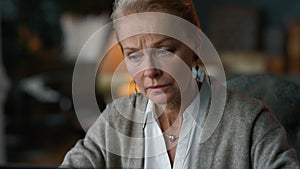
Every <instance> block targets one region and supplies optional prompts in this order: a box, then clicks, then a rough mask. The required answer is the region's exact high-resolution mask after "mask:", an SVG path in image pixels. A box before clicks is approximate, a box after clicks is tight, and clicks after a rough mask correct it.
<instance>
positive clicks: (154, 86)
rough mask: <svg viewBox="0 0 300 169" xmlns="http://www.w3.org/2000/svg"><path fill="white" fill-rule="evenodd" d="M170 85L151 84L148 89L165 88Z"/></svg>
mask: <svg viewBox="0 0 300 169" xmlns="http://www.w3.org/2000/svg"><path fill="white" fill-rule="evenodd" d="M168 86H169V85H153V86H149V87H147V88H146V89H147V90H148V89H150V90H164V89H166V88H167V87H168Z"/></svg>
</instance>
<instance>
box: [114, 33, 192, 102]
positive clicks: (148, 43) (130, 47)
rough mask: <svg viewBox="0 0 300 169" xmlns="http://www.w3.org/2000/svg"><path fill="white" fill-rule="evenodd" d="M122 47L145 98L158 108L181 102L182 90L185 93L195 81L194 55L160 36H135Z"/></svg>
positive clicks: (183, 46)
mask: <svg viewBox="0 0 300 169" xmlns="http://www.w3.org/2000/svg"><path fill="white" fill-rule="evenodd" d="M120 44H121V46H122V49H123V54H124V57H125V63H126V66H127V69H128V71H129V73H130V74H131V76H132V77H133V79H134V80H135V82H136V84H137V85H138V87H139V89H140V91H141V92H142V94H144V95H145V96H146V97H148V98H149V99H151V100H152V101H153V102H154V103H156V104H166V103H169V102H172V101H178V99H180V90H183V91H181V92H184V91H185V90H186V89H187V88H188V85H186V84H190V83H189V81H190V80H191V79H192V75H191V71H190V69H191V67H192V64H193V52H192V51H191V50H190V49H189V48H188V47H186V46H185V45H183V44H182V43H181V42H180V41H178V40H175V39H173V38H170V37H167V36H164V35H158V34H142V35H136V36H132V37H130V38H127V39H125V40H123V41H121V42H120ZM175 79H176V80H175ZM180 85H181V87H179V86H180Z"/></svg>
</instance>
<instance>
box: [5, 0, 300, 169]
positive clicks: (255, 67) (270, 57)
mask: <svg viewBox="0 0 300 169" xmlns="http://www.w3.org/2000/svg"><path fill="white" fill-rule="evenodd" d="M194 3H195V6H196V8H197V11H198V15H199V18H200V21H201V25H202V29H203V32H204V33H205V34H206V35H207V36H208V37H209V39H210V40H211V41H212V43H213V44H214V46H215V48H216V49H217V51H218V52H219V54H220V57H221V60H222V62H223V66H224V68H225V71H226V76H227V78H228V81H229V86H230V87H232V88H234V89H235V90H239V91H241V92H245V94H248V95H250V96H253V97H258V98H260V99H264V100H265V101H266V102H267V103H269V104H270V105H271V108H272V105H277V107H276V106H273V109H274V112H275V113H276V115H277V116H278V117H279V120H281V122H282V123H283V125H284V126H285V127H286V128H287V131H288V138H289V141H290V143H291V144H292V145H293V146H294V147H296V148H297V150H298V156H299V149H300V120H299V116H300V112H299V110H300V109H299V106H300V1H298V0H289V1H282V0H194ZM111 8H112V1H111V0H88V1H84V0H1V1H0V10H1V11H0V21H1V25H0V33H1V36H0V54H1V55H0V164H2V165H7V164H22V165H38V166H57V165H59V164H60V163H61V162H62V160H63V157H64V154H65V153H66V152H67V151H68V150H69V149H70V148H71V147H72V146H73V145H74V144H75V142H76V141H77V140H78V139H80V138H82V137H83V136H84V134H85V132H84V130H83V129H82V126H81V125H80V124H79V122H78V120H77V117H76V114H75V112H74V107H73V103H72V73H73V68H74V65H75V62H76V59H77V57H78V54H79V52H80V50H81V48H82V46H83V45H84V43H85V42H86V40H87V39H88V38H89V37H90V36H91V35H92V34H93V33H94V32H95V31H97V30H98V29H99V28H101V26H103V25H105V24H106V23H108V22H109V14H110V12H111ZM110 41H111V36H110V35H109V34H108V35H107V36H105V37H101V38H99V40H98V41H95V42H93V43H94V44H95V45H94V46H93V47H91V49H89V52H88V53H87V54H86V57H85V58H86V60H85V62H84V64H85V66H86V70H91V69H93V67H92V65H94V64H95V63H93V61H94V57H97V53H99V50H101V49H100V48H101V46H105V45H107V44H108V43H109V42H110ZM121 61H122V55H121V52H120V48H119V47H118V46H114V48H112V49H111V50H110V51H109V52H108V53H107V54H106V56H105V57H104V60H103V61H102V62H101V64H100V65H99V69H98V73H97V78H96V84H95V93H96V96H97V101H98V105H99V109H100V110H103V109H104V108H105V105H106V104H107V103H109V102H110V101H111V100H112V95H114V96H116V97H121V96H124V95H128V94H130V92H132V90H133V89H132V88H133V87H132V84H131V83H130V81H131V79H130V77H129V75H128V74H127V73H126V70H125V68H124V66H123V65H122V64H121V65H120V62H121ZM116 69H117V70H118V72H119V73H118V74H114V72H115V71H116ZM82 76H83V78H84V72H83V75H82ZM113 76H115V77H114V79H117V80H116V81H115V84H114V88H113V90H111V87H110V86H111V85H110V84H111V81H112V80H111V79H112V77H113ZM253 84H255V86H256V88H255V89H253V87H252V86H253ZM251 87H252V88H251ZM266 89H268V90H266ZM81 90H82V91H81V92H82V93H84V91H85V86H82V88H81ZM262 93H264V94H262ZM274 100H275V101H274ZM280 113H281V114H280Z"/></svg>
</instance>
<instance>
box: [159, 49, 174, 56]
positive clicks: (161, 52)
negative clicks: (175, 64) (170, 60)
mask: <svg viewBox="0 0 300 169" xmlns="http://www.w3.org/2000/svg"><path fill="white" fill-rule="evenodd" d="M158 54H159V55H169V54H171V52H170V51H168V50H166V49H160V50H158Z"/></svg>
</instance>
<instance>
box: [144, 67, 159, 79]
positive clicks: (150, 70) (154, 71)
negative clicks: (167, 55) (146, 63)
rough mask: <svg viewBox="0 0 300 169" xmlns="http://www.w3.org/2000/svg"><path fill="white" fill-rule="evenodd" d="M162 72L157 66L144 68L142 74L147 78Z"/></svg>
mask: <svg viewBox="0 0 300 169" xmlns="http://www.w3.org/2000/svg"><path fill="white" fill-rule="evenodd" d="M161 74H162V71H161V70H160V69H157V68H148V69H145V70H144V76H145V77H149V78H154V77H158V76H160V75H161Z"/></svg>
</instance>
